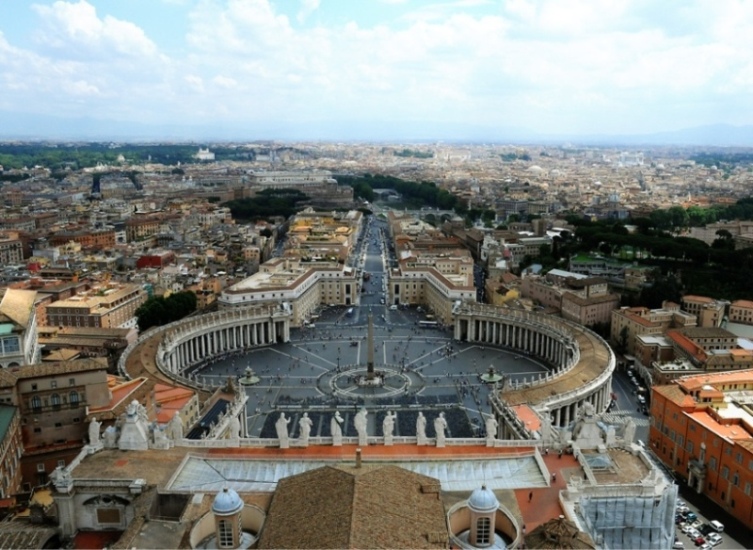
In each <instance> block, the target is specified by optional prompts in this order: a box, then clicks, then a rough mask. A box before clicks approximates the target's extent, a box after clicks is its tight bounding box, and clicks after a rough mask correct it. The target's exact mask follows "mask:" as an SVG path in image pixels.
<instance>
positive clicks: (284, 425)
mask: <svg viewBox="0 0 753 550" xmlns="http://www.w3.org/2000/svg"><path fill="white" fill-rule="evenodd" d="M288 424H290V419H289V418H285V413H280V417H279V418H278V419H277V422H275V430H276V431H277V439H279V440H280V449H287V448H288V447H290V440H289V439H288Z"/></svg>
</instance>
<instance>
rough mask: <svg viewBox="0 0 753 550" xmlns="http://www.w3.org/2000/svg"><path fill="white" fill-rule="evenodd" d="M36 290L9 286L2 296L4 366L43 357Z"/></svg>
mask: <svg viewBox="0 0 753 550" xmlns="http://www.w3.org/2000/svg"><path fill="white" fill-rule="evenodd" d="M36 299H37V293H36V291H34V290H22V289H16V288H8V289H6V290H5V294H4V295H3V297H2V300H0V369H2V368H8V367H19V366H22V365H30V364H32V363H36V362H37V361H38V360H39V354H40V350H39V343H38V340H37V314H36V309H35V307H34V304H35V301H36Z"/></svg>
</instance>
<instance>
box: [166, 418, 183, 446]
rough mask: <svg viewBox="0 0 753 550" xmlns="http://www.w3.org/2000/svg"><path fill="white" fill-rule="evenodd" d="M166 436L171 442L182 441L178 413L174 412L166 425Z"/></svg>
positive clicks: (181, 429)
mask: <svg viewBox="0 0 753 550" xmlns="http://www.w3.org/2000/svg"><path fill="white" fill-rule="evenodd" d="M167 435H168V437H169V438H170V439H172V440H173V441H178V440H179V439H183V421H182V420H181V419H180V413H179V412H178V411H175V414H174V415H173V417H172V418H171V419H170V422H168V423H167Z"/></svg>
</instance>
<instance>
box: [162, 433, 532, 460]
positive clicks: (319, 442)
mask: <svg viewBox="0 0 753 550" xmlns="http://www.w3.org/2000/svg"><path fill="white" fill-rule="evenodd" d="M392 442H393V444H394V445H418V438H416V437H415V436H394V437H393V438H392ZM427 443H428V444H427V445H423V447H435V446H436V438H433V437H432V438H427ZM342 444H343V445H356V446H357V445H358V444H359V442H358V438H357V437H343V438H342ZM332 445H333V439H332V437H310V438H309V441H308V445H304V444H302V443H301V441H300V440H299V439H295V438H291V439H290V448H291V449H305V448H307V447H317V446H329V447H331V446H332ZM540 445H542V442H540V441H520V440H515V439H495V440H494V447H498V448H517V447H521V446H525V447H526V448H530V449H532V450H525V451H519V452H515V453H505V455H504V456H505V457H526V456H531V453H532V452H534V453H535V448H537V447H538V446H540ZM175 446H176V447H193V448H207V449H223V448H233V447H241V448H253V449H263V448H267V447H279V446H280V440H279V439H276V438H260V437H242V438H240V439H236V440H233V439H209V438H207V439H185V438H183V439H180V440H178V441H176V442H175ZM366 446H368V448H369V457H370V458H371V457H372V456H374V455H372V453H374V452H376V455H377V456H378V449H379V448H382V447H384V448H387V447H389V446H386V445H384V437H383V436H369V437H368V438H367V442H366ZM445 446H447V447H486V446H487V444H486V438H459V437H458V438H454V437H448V438H446V439H445ZM474 456H476V455H474ZM477 456H478V458H494V457H495V456H496V455H489V454H481V453H480V454H479V455H477ZM385 458H390V459H391V460H394V455H390V454H387V455H385ZM312 459H316V460H318V459H319V457H312ZM427 459H428V460H431V457H428V458H426V457H423V458H421V460H427ZM437 460H444V459H441V458H437Z"/></svg>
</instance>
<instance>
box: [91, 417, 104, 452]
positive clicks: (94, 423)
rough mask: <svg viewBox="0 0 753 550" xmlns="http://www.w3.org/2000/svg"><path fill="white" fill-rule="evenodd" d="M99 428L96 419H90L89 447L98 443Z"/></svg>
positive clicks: (99, 424)
mask: <svg viewBox="0 0 753 550" xmlns="http://www.w3.org/2000/svg"><path fill="white" fill-rule="evenodd" d="M101 426H102V424H101V423H99V422H97V419H96V418H92V421H91V422H89V445H98V444H99V443H100V441H99V429H100V427H101Z"/></svg>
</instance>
